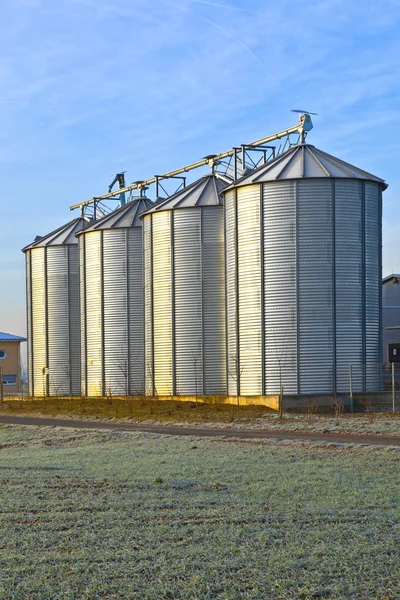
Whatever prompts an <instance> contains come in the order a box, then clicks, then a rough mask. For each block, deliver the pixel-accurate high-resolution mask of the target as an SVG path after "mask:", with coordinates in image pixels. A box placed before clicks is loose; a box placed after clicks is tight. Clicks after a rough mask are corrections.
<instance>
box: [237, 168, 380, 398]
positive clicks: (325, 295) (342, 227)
mask: <svg viewBox="0 0 400 600" xmlns="http://www.w3.org/2000/svg"><path fill="white" fill-rule="evenodd" d="M260 194H262V206H261V201H260ZM225 219H226V225H225V228H226V266H227V348H228V361H227V364H228V380H229V393H230V394H235V393H236V392H237V381H238V380H240V394H243V395H253V394H261V393H267V394H275V393H277V392H278V391H279V387H280V383H281V382H282V385H283V386H284V390H285V393H304V394H310V393H333V391H334V390H335V389H336V390H337V391H343V392H346V391H348V389H349V365H350V364H353V365H358V366H359V368H357V369H355V371H354V374H353V389H354V391H362V390H366V389H367V390H368V391H372V390H373V389H377V388H378V386H379V378H378V373H379V370H378V369H377V365H378V364H379V363H380V353H381V348H380V346H381V344H380V335H381V332H380V305H381V301H380V293H381V291H380V290H381V272H380V271H381V258H380V257H381V238H380V231H381V190H380V186H379V185H378V184H375V183H369V182H362V181H355V180H339V179H338V180H334V179H328V180H313V179H305V180H301V181H282V182H271V183H266V184H263V185H251V186H244V187H243V188H240V187H238V188H236V190H233V191H229V192H228V193H227V194H225ZM261 248H263V253H262V254H261V252H260V250H261ZM365 364H366V365H367V366H366V368H363V367H362V365H365ZM335 373H336V379H335Z"/></svg>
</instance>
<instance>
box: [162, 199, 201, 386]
mask: <svg viewBox="0 0 400 600" xmlns="http://www.w3.org/2000/svg"><path fill="white" fill-rule="evenodd" d="M157 218H158V215H156V216H155V217H154V220H155V221H156V220H157ZM173 228H174V234H173V240H174V253H173V256H174V265H173V281H174V296H175V306H174V308H175V332H174V333H175V377H176V393H177V394H178V395H189V394H193V393H195V391H196V381H197V392H198V394H203V377H202V373H203V353H204V348H203V328H202V320H203V314H202V312H203V310H202V264H201V261H202V256H201V210H199V209H196V208H187V209H185V210H182V211H174V213H173ZM154 233H155V235H156V229H155V232H154Z"/></svg>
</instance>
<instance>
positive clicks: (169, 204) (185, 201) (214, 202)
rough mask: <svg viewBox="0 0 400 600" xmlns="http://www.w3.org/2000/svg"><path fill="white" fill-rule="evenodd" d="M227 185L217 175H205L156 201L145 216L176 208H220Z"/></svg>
mask: <svg viewBox="0 0 400 600" xmlns="http://www.w3.org/2000/svg"><path fill="white" fill-rule="evenodd" d="M227 185H229V180H228V179H227V178H225V177H221V176H220V175H219V174H218V173H214V174H212V175H205V176H204V177H200V179H197V180H196V181H194V182H193V183H191V184H190V185H188V186H187V187H185V188H183V189H182V190H180V191H179V192H176V194H173V196H170V197H169V198H166V199H165V200H161V201H158V202H157V203H155V204H154V205H153V207H152V208H151V209H150V210H148V211H147V212H146V213H145V214H146V215H148V214H150V213H153V212H154V213H155V212H161V211H163V210H175V209H178V208H194V207H196V206H197V207H201V206H220V205H221V206H222V204H223V200H222V197H221V192H222V190H223V189H224V188H226V186H227ZM142 216H144V215H142Z"/></svg>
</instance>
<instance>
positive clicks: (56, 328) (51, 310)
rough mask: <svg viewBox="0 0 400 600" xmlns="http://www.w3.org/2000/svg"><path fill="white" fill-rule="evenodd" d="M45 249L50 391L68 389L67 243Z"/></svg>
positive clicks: (69, 373) (63, 393)
mask: <svg viewBox="0 0 400 600" xmlns="http://www.w3.org/2000/svg"><path fill="white" fill-rule="evenodd" d="M46 252H47V261H46V263H47V319H48V321H47V326H48V330H47V335H48V340H47V343H48V351H49V355H48V368H49V388H50V390H49V391H50V394H51V395H68V394H69V393H70V375H71V365H70V354H69V303H68V296H69V294H68V287H69V273H68V246H58V247H50V248H47V249H46Z"/></svg>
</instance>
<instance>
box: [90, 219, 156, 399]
mask: <svg viewBox="0 0 400 600" xmlns="http://www.w3.org/2000/svg"><path fill="white" fill-rule="evenodd" d="M79 243H80V245H81V249H82V251H81V272H82V274H83V279H82V294H81V300H82V315H81V324H82V329H83V330H84V329H85V328H86V334H85V335H83V336H82V341H83V343H82V349H83V351H82V372H84V371H85V369H86V371H87V380H88V385H87V395H89V396H99V395H104V394H106V395H125V394H129V395H139V394H142V393H143V390H144V333H143V328H144V325H143V277H142V261H143V247H142V229H141V228H140V227H134V228H131V229H129V228H121V229H109V230H101V231H94V232H88V233H86V234H83V235H82V236H80V241H79ZM84 248H85V250H83V249H84ZM85 345H86V347H87V352H86V353H85V351H84V347H85ZM83 388H86V386H85V385H84V382H83Z"/></svg>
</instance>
